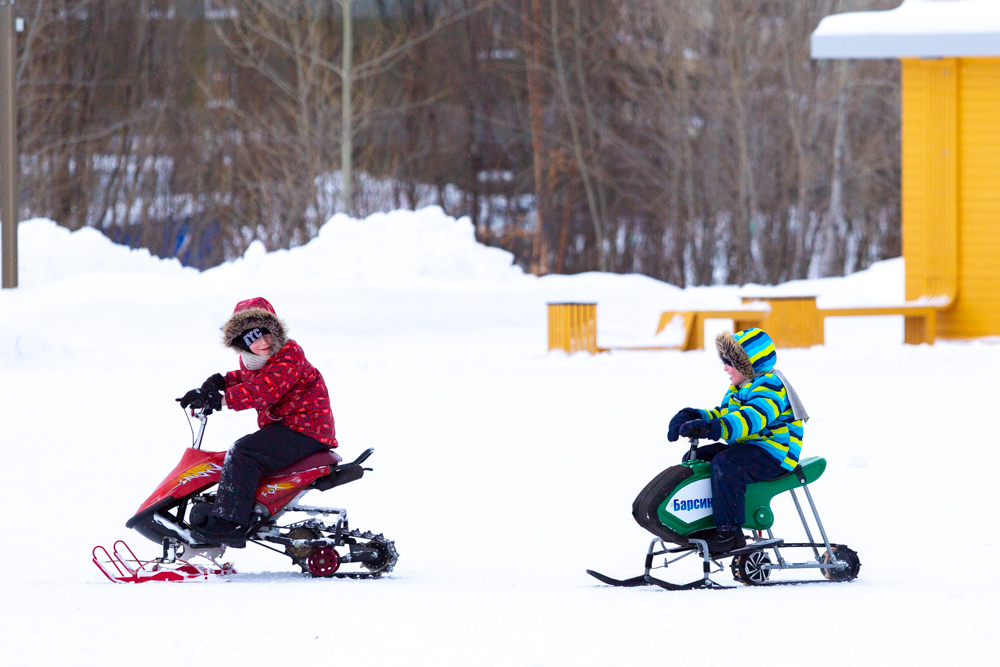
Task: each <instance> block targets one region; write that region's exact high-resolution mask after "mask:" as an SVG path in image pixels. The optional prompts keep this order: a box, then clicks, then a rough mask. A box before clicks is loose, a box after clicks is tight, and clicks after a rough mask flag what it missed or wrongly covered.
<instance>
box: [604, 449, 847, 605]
mask: <svg viewBox="0 0 1000 667" xmlns="http://www.w3.org/2000/svg"><path fill="white" fill-rule="evenodd" d="M690 443H691V449H690V451H689V452H688V454H687V455H686V456H685V458H686V459H687V460H685V461H684V462H683V463H681V464H680V465H675V466H671V467H670V468H667V469H666V470H664V471H663V472H661V473H660V474H659V475H657V476H656V477H654V478H653V480H652V481H651V482H650V483H649V484H647V485H646V487H645V488H644V489H643V490H642V492H641V493H639V495H638V497H636V499H635V502H634V503H633V505H632V514H633V516H634V517H635V519H636V521H637V522H639V525H641V526H642V527H643V528H645V529H646V530H648V531H649V532H651V533H653V535H655V536H656V537H655V538H654V539H653V540H652V541H651V542H650V543H649V548H648V549H647V551H646V566H645V572H643V574H641V575H639V576H637V577H632V578H631V579H613V578H611V577H608V576H606V575H603V574H600V573H599V572H595V571H593V570H587V574H589V575H591V576H593V577H596V578H597V579H598V580H600V581H602V582H603V583H605V584H610V585H612V586H650V585H652V586H659V587H660V588H664V589H666V590H671V591H676V590H687V589H692V588H732V586H723V585H721V584H718V583H716V582H715V581H713V580H712V579H711V578H710V575H711V574H714V573H715V572H720V571H722V570H724V569H725V568H724V566H723V565H721V564H720V563H719V561H721V560H723V559H725V558H730V557H731V558H732V562H731V563H730V570H731V572H732V575H733V579H734V580H736V581H737V582H739V583H742V584H746V585H751V586H773V585H778V584H804V583H821V582H822V583H826V582H831V581H852V580H853V579H855V578H856V577H857V576H858V572H859V570H860V569H861V561H860V560H859V559H858V554H857V553H856V552H855V551H854V550H852V549H850V548H848V547H847V546H846V545H843V544H833V543H831V542H830V540H829V539H828V538H827V536H826V530H825V529H824V528H823V522H822V521H821V520H820V518H819V512H818V511H817V510H816V503H815V502H813V498H812V494H811V493H809V486H808V485H809V484H811V483H812V482H815V481H816V480H817V479H819V477H820V476H821V475H822V474H823V471H824V470H826V460H825V459H822V458H819V457H811V458H807V459H803V460H802V461H801V462H800V463H799V465H798V466H797V467H796V468H795V470H793V471H791V472H789V473H787V474H785V475H782V476H781V477H778V478H777V479H772V480H768V481H765V482H756V483H754V484H750V485H749V486H748V487H747V492H746V522H745V523H744V524H743V529H744V531H747V530H748V531H750V535H749V536H747V544H746V546H745V547H741V548H738V549H734V550H732V551H728V552H725V553H721V554H719V553H710V550H709V546H708V543H707V541H706V540H705V539H701V538H700V537H699V536H702V537H704V536H706V535H707V533H709V532H710V531H712V530H713V529H714V524H713V523H712V483H711V474H710V471H711V464H709V463H708V462H706V461H700V460H697V459H695V458H694V457H695V451H696V450H697V448H698V440H697V439H696V438H691V439H690ZM798 487H801V488H802V490H803V491H804V492H805V496H806V499H807V500H808V501H809V507H810V509H811V510H812V514H813V517H814V519H815V521H816V526H817V527H818V528H819V533H820V536H821V537H822V538H823V539H822V541H821V542H816V541H815V540H814V539H813V535H812V530H811V529H810V527H809V523H808V522H807V521H806V516H805V514H804V513H803V511H802V506H801V505H800V504H799V499H798V496H796V495H795V489H796V488H798ZM785 491H788V492H789V493H790V494H791V495H792V501H793V502H794V503H795V509H796V510H797V511H798V513H799V518H800V519H801V520H802V527H803V528H804V529H805V533H806V537H807V539H808V540H809V541H808V542H794V543H790V542H785V541H784V540H783V539H781V538H777V537H775V536H774V534H773V533H772V532H771V526H772V525H773V524H774V513H773V512H772V511H771V499H772V498H774V497H775V496H777V495H778V494H780V493H784V492H785ZM652 508H655V514H654V513H653V512H652V511H651V509H652ZM765 534H766V536H765ZM668 543H669V544H670V545H673V546H670V545H668ZM791 549H798V550H801V549H811V550H812V554H813V559H812V560H810V561H806V562H801V563H795V562H789V561H788V560H786V559H785V557H784V555H783V553H782V552H783V551H786V552H787V550H791ZM770 554H773V555H774V560H772V559H771V555H770ZM691 555H696V556H698V557H700V558H701V560H702V572H703V576H702V578H701V579H697V580H695V581H692V582H689V583H686V584H673V583H670V582H668V581H663V580H662V579H659V578H657V577H654V576H653V575H652V574H650V572H651V571H652V570H655V569H659V568H666V567H668V566H669V565H671V564H673V563H675V562H677V561H679V560H681V559H683V558H687V557H688V556H691ZM658 556H663V557H664V558H663V564H662V565H658V566H654V564H653V563H654V559H655V558H657V557H658ZM713 567H714V569H713ZM800 569H817V570H819V571H820V573H821V574H822V576H823V579H814V580H787V581H772V580H771V572H772V571H774V570H800Z"/></svg>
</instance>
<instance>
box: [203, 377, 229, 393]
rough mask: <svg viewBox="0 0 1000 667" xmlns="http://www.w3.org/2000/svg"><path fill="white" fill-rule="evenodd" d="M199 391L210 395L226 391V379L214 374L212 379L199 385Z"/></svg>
mask: <svg viewBox="0 0 1000 667" xmlns="http://www.w3.org/2000/svg"><path fill="white" fill-rule="evenodd" d="M201 390H202V391H203V392H205V393H206V394H211V393H214V392H220V391H225V390H226V378H224V377H222V375H221V374H220V373H216V374H215V375H213V376H212V377H210V378H208V379H207V380H205V381H204V382H202V383H201Z"/></svg>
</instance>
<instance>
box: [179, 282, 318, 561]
mask: <svg viewBox="0 0 1000 667" xmlns="http://www.w3.org/2000/svg"><path fill="white" fill-rule="evenodd" d="M222 342H223V344H224V345H226V347H229V348H231V349H233V350H235V351H237V352H239V354H240V369H239V370H236V371H230V372H228V373H226V375H225V377H223V376H222V375H221V374H219V373H216V374H215V375H213V376H212V377H210V378H208V379H207V380H205V382H204V383H203V384H202V386H201V388H200V389H192V390H191V391H189V392H188V393H187V394H185V395H184V397H183V398H180V399H178V400H179V401H180V402H181V406H183V407H185V408H186V407H187V406H188V405H190V404H191V403H192V402H194V401H195V400H196V399H198V398H200V399H201V400H202V401H203V402H205V403H206V404H207V405H209V406H210V407H212V408H214V409H216V410H219V409H221V408H222V407H223V406H226V407H229V408H231V409H233V410H246V409H248V408H253V409H255V410H256V411H257V426H258V427H259V429H260V430H258V431H256V432H255V433H251V434H250V435H247V436H244V437H242V438H240V439H239V440H237V441H236V442H235V443H233V446H232V447H230V448H229V451H228V452H227V453H226V460H225V462H224V463H223V466H222V474H221V477H220V479H219V488H218V490H217V492H216V499H215V509H214V510H213V511H212V514H211V516H210V517H209V519H208V521H207V523H204V524H203V525H201V526H192V529H191V535H192V536H193V537H194V538H195V539H197V540H199V541H202V542H204V543H206V544H218V545H222V544H225V545H227V546H233V547H243V546H246V534H247V528H248V527H249V525H250V523H251V514H252V513H253V508H254V497H255V492H256V490H257V484H258V482H259V481H260V478H261V477H262V476H264V475H268V474H271V473H273V472H275V471H277V470H280V469H282V468H284V467H286V466H289V465H291V464H292V463H295V462H296V461H299V460H301V459H304V458H305V457H307V456H309V455H310V454H315V453H316V452H320V451H323V450H324V449H329V448H333V447H336V446H337V439H336V436H335V434H334V424H333V413H332V412H331V410H330V394H329V392H328V391H327V388H326V383H325V382H324V381H323V376H322V375H320V372H319V371H318V370H316V368H315V367H314V366H313V365H312V364H310V363H309V361H308V360H306V357H305V353H304V352H303V351H302V348H301V347H299V345H298V343H296V342H295V341H294V340H290V339H289V338H288V337H287V334H286V327H285V324H284V322H282V321H281V320H280V319H279V318H278V316H277V314H275V311H274V308H273V307H272V306H271V304H270V303H268V302H267V300H266V299H263V298H261V297H256V298H253V299H246V300H244V301H240V302H239V303H238V304H236V308H235V309H234V310H233V314H232V316H231V317H230V318H229V320H228V321H227V322H226V323H225V324H224V325H223V326H222Z"/></svg>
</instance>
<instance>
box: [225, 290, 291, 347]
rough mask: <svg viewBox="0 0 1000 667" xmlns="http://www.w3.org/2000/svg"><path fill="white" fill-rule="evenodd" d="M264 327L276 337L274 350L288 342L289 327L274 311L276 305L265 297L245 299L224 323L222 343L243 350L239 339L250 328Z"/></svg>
mask: <svg viewBox="0 0 1000 667" xmlns="http://www.w3.org/2000/svg"><path fill="white" fill-rule="evenodd" d="M256 328H264V329H267V330H268V331H270V332H271V336H273V337H274V347H273V348H272V349H273V351H274V352H277V351H278V350H280V349H281V348H283V347H284V346H285V343H287V342H288V327H286V326H285V323H284V322H283V321H282V320H281V319H280V318H279V317H278V315H277V314H276V313H275V312H274V306H272V305H271V304H270V303H268V301H267V299H265V298H263V297H259V296H258V297H254V298H252V299H244V300H243V301H240V302H239V303H238V304H236V308H234V309H233V314H232V315H231V316H230V318H229V319H228V320H226V323H225V324H223V325H222V344H223V345H225V346H226V347H228V348H229V349H231V350H235V351H237V352H241V351H242V350H243V348H241V347H240V346H239V345H238V344H237V341H238V340H239V337H240V336H242V335H243V333H244V332H245V331H247V330H249V329H256Z"/></svg>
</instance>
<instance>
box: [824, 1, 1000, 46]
mask: <svg viewBox="0 0 1000 667" xmlns="http://www.w3.org/2000/svg"><path fill="white" fill-rule="evenodd" d="M811 48H812V57H813V58H905V57H911V58H913V57H917V58H943V57H958V56H966V57H973V56H1000V1H998V0H905V2H903V4H902V5H900V6H899V7H897V8H896V9H891V10H888V11H881V12H847V13H844V14H834V15H832V16H827V17H826V18H824V19H823V20H822V21H820V23H819V26H818V27H817V28H816V30H815V31H813V34H812V40H811Z"/></svg>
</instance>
